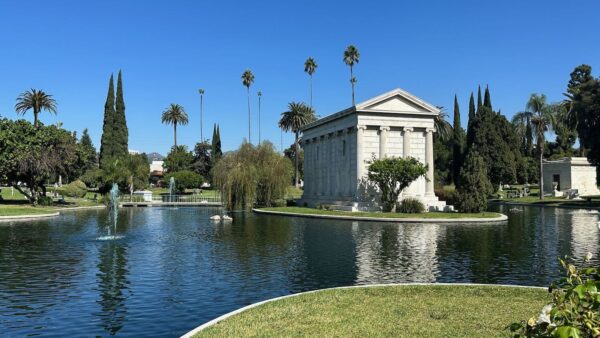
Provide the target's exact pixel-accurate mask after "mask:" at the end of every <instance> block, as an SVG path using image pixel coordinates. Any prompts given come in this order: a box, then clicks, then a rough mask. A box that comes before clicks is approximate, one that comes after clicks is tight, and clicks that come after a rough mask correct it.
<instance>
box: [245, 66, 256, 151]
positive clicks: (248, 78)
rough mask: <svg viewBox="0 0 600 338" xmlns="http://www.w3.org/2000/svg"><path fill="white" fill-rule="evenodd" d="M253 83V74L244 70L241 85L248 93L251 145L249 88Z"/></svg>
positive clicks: (250, 141) (250, 139)
mask: <svg viewBox="0 0 600 338" xmlns="http://www.w3.org/2000/svg"><path fill="white" fill-rule="evenodd" d="M253 83H254V74H252V71H251V70H250V69H246V70H245V71H244V73H243V74H242V84H243V85H244V87H246V91H247V92H248V142H249V143H252V138H251V135H252V134H251V133H250V130H251V128H250V120H251V117H250V86H252V84H253Z"/></svg>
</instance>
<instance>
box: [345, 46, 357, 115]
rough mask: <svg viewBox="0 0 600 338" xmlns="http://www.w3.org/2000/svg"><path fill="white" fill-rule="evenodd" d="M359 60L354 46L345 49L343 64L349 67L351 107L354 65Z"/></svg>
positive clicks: (354, 80)
mask: <svg viewBox="0 0 600 338" xmlns="http://www.w3.org/2000/svg"><path fill="white" fill-rule="evenodd" d="M359 60H360V52H359V51H358V49H357V48H356V47H355V46H354V45H350V46H348V47H346V50H345V51H344V63H345V64H346V65H348V66H349V67H350V84H351V85H352V106H355V105H356V103H355V102H354V85H355V84H356V77H354V74H353V68H354V65H355V64H357V63H358V61H359Z"/></svg>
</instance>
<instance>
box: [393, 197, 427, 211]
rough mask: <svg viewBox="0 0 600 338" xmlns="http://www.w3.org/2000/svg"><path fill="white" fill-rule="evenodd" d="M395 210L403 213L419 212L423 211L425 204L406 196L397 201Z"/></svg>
mask: <svg viewBox="0 0 600 338" xmlns="http://www.w3.org/2000/svg"><path fill="white" fill-rule="evenodd" d="M396 211H397V212H400V213H403V214H420V213H423V212H425V205H424V204H423V202H421V201H420V200H418V199H416V198H412V197H408V198H405V199H403V200H402V202H400V203H399V205H398V206H397V207H396Z"/></svg>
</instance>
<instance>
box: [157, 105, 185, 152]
mask: <svg viewBox="0 0 600 338" xmlns="http://www.w3.org/2000/svg"><path fill="white" fill-rule="evenodd" d="M161 122H162V123H164V124H167V125H168V124H171V125H173V140H174V143H173V147H175V148H177V125H178V124H179V125H186V124H188V122H189V119H188V115H187V113H186V112H185V109H184V108H183V107H182V106H180V105H178V104H176V103H171V104H170V105H169V107H168V108H167V109H165V110H164V111H163V113H162V116H161Z"/></svg>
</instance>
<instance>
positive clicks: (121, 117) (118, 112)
mask: <svg viewBox="0 0 600 338" xmlns="http://www.w3.org/2000/svg"><path fill="white" fill-rule="evenodd" d="M112 137H113V144H114V147H115V149H114V150H115V153H114V154H113V156H115V157H122V158H124V157H126V156H127V154H129V130H128V129H127V120H126V118H125V100H124V99H123V81H122V76H121V71H120V70H119V75H118V76H117V97H116V99H115V120H114V124H113V131H112Z"/></svg>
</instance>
